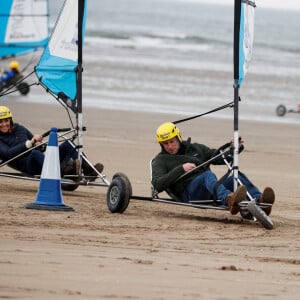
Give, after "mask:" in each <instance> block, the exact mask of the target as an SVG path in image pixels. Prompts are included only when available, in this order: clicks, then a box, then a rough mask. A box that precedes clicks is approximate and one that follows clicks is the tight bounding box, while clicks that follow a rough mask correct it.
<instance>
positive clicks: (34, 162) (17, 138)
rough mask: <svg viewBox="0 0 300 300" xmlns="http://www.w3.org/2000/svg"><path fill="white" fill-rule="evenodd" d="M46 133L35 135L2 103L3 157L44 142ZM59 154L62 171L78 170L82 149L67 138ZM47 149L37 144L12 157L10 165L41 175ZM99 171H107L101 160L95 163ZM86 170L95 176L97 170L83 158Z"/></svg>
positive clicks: (0, 141) (0, 147)
mask: <svg viewBox="0 0 300 300" xmlns="http://www.w3.org/2000/svg"><path fill="white" fill-rule="evenodd" d="M42 140H43V136H42V135H39V134H35V135H33V134H32V133H31V132H30V131H29V130H28V129H27V128H25V127H24V126H22V125H20V124H17V123H14V122H13V119H12V113H11V111H10V109H9V108H8V107H6V106H0V159H1V160H4V161H6V160H9V159H12V158H14V157H16V156H17V155H19V154H21V153H23V152H24V151H26V150H28V149H31V148H33V147H35V146H38V145H39V144H41V142H42ZM59 157H60V165H61V174H62V175H67V174H78V171H79V169H78V168H79V161H78V152H77V151H76V149H75V148H74V147H73V146H72V145H71V144H70V143H69V142H68V141H65V142H63V143H61V144H60V146H59ZM44 158H45V156H44V153H43V151H42V150H41V149H40V148H38V147H37V148H34V149H32V150H31V151H28V152H27V153H26V154H24V155H22V156H20V157H18V158H16V159H14V160H12V161H11V162H10V163H9V164H8V165H9V166H10V167H12V168H14V169H16V170H19V171H21V172H24V173H26V174H29V175H40V174H41V172H42V168H43V163H44ZM94 167H95V168H96V170H98V171H99V172H102V171H103V165H102V164H101V163H97V164H96V165H95V166H94ZM82 170H83V173H84V175H86V176H91V177H95V176H97V174H96V172H95V171H94V170H93V169H92V168H91V167H90V166H89V165H88V164H87V163H85V162H84V161H83V163H82Z"/></svg>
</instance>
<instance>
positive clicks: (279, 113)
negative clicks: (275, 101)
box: [276, 104, 286, 117]
mask: <svg viewBox="0 0 300 300" xmlns="http://www.w3.org/2000/svg"><path fill="white" fill-rule="evenodd" d="M276 114H277V116H278V117H283V116H284V115H285V114H286V107H285V106H284V105H282V104H280V105H278V106H277V108H276Z"/></svg>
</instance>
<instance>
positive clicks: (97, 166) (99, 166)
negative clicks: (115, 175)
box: [85, 163, 104, 181]
mask: <svg viewBox="0 0 300 300" xmlns="http://www.w3.org/2000/svg"><path fill="white" fill-rule="evenodd" d="M94 168H95V169H96V170H97V171H98V172H99V173H102V171H103V169H104V166H103V164H101V163H96V164H95V165H94ZM97 176H98V173H97V172H96V171H95V170H93V169H92V168H91V167H90V172H89V173H87V174H85V178H86V179H87V180H89V181H95V180H96V178H97Z"/></svg>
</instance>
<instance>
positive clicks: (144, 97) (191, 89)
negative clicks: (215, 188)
mask: <svg viewBox="0 0 300 300" xmlns="http://www.w3.org/2000/svg"><path fill="white" fill-rule="evenodd" d="M231 2H232V5H226V6H224V5H220V4H209V3H208V4H205V3H197V2H188V1H180V0H177V1H176V0H101V1H99V0H89V2H88V13H87V23H86V35H85V41H84V48H83V64H84V72H83V105H84V106H89V107H98V108H102V109H115V110H124V111H126V110H127V111H128V110H130V111H141V112H155V113H165V114H178V115H184V116H193V115H197V114H202V113H205V112H207V111H210V110H213V109H215V108H218V107H220V106H223V105H224V104H227V103H230V102H231V101H233V97H234V90H233V82H234V79H233V25H234V11H233V3H234V1H231ZM51 3H52V4H51ZM54 3H55V1H50V8H51V10H50V12H51V16H52V20H53V19H55V18H56V15H57V12H56V10H57V8H58V5H56V6H55V5H54ZM57 3H58V4H60V1H57ZM51 5H52V7H51ZM299 17H300V11H284V10H282V11H278V10H270V9H261V8H260V7H259V6H258V7H257V8H256V9H255V29H254V45H253V56H252V61H251V63H250V66H249V70H248V73H247V74H246V77H245V79H244V81H243V83H242V86H241V88H240V90H239V94H240V97H241V101H240V103H239V118H240V119H245V120H257V121H260V120H263V121H269V122H292V123H300V114H288V115H286V116H285V117H283V118H279V117H277V116H276V112H275V110H276V107H277V105H279V104H284V105H285V106H286V107H287V108H294V109H296V108H297V104H298V103H300V35H299V32H300V22H299ZM28 97H31V99H32V100H33V101H34V99H37V98H39V95H35V91H32V92H31V93H30V95H29V96H28ZM35 97H36V98H35ZM232 116H233V111H232V109H231V108H227V109H225V110H221V111H218V112H216V113H213V114H211V117H217V118H232ZM166 119H167V116H166Z"/></svg>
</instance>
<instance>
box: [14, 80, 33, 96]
mask: <svg viewBox="0 0 300 300" xmlns="http://www.w3.org/2000/svg"><path fill="white" fill-rule="evenodd" d="M17 88H18V90H19V92H20V93H21V94H22V95H27V94H28V93H29V90H30V87H29V85H28V84H27V83H26V82H21V83H20V84H18V86H17Z"/></svg>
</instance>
